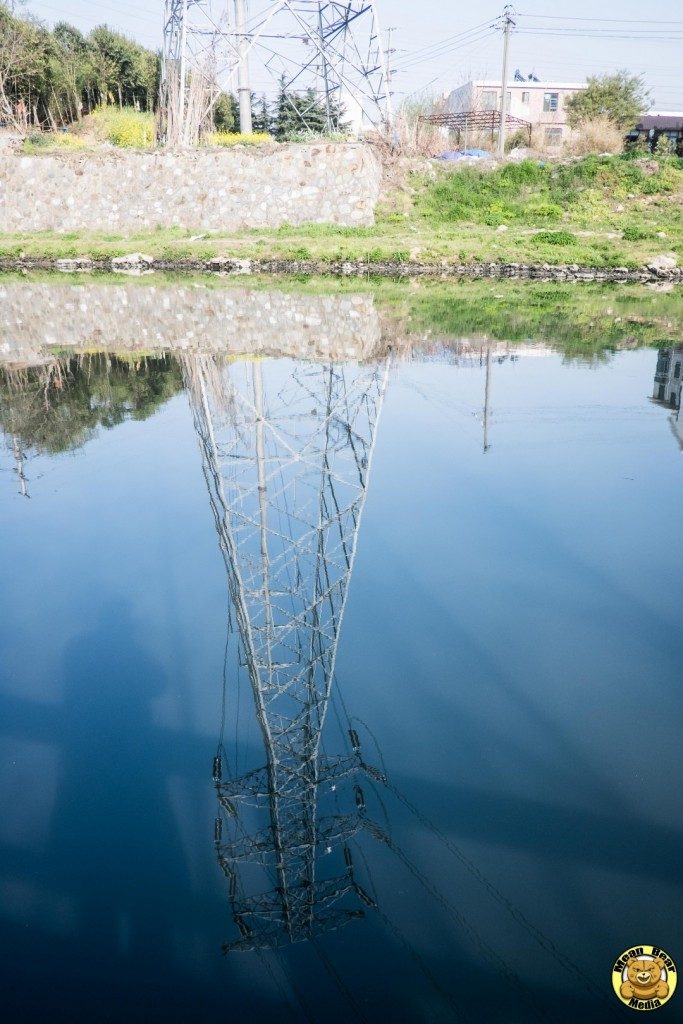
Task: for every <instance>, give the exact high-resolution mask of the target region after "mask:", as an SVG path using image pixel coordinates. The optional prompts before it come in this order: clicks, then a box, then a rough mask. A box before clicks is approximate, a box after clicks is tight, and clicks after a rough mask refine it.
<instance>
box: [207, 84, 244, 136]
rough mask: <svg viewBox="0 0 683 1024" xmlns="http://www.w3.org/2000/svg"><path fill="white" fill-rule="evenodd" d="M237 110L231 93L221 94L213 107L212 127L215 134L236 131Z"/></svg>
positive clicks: (235, 101)
mask: <svg viewBox="0 0 683 1024" xmlns="http://www.w3.org/2000/svg"><path fill="white" fill-rule="evenodd" d="M238 121H239V109H238V106H237V100H236V99H235V97H234V96H233V94H232V93H227V92H222V93H221V94H220V96H219V97H218V99H217V100H216V102H215V103H214V107H213V126H214V128H215V129H216V131H217V132H234V131H237V127H236V126H237V123H238Z"/></svg>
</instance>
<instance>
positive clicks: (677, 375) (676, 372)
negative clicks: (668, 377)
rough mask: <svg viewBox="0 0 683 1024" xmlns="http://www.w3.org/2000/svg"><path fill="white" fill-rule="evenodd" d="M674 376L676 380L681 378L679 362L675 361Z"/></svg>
mask: <svg viewBox="0 0 683 1024" xmlns="http://www.w3.org/2000/svg"><path fill="white" fill-rule="evenodd" d="M674 377H675V378H676V380H680V379H681V364H680V363H676V365H675V366H674Z"/></svg>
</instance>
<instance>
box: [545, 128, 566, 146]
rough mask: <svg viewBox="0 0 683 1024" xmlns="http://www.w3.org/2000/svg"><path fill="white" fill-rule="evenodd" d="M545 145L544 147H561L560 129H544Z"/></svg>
mask: <svg viewBox="0 0 683 1024" xmlns="http://www.w3.org/2000/svg"><path fill="white" fill-rule="evenodd" d="M545 144H546V146H561V145H562V129H561V128H546V130H545Z"/></svg>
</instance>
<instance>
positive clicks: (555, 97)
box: [543, 92, 560, 113]
mask: <svg viewBox="0 0 683 1024" xmlns="http://www.w3.org/2000/svg"><path fill="white" fill-rule="evenodd" d="M559 107H560V94H559V92H546V93H544V94H543V109H544V110H545V111H546V113H547V112H548V111H555V110H559Z"/></svg>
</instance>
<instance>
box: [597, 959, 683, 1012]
mask: <svg viewBox="0 0 683 1024" xmlns="http://www.w3.org/2000/svg"><path fill="white" fill-rule="evenodd" d="M677 980H678V974H677V971H676V964H675V963H674V961H673V958H672V957H671V956H669V954H668V953H667V952H666V950H664V949H662V948H661V946H632V947H631V949H627V950H626V951H625V952H624V953H622V954H621V956H620V957H618V958H617V960H616V961H615V963H614V968H613V970H612V985H613V987H614V991H615V993H616V995H617V997H618V999H619V1000H620V1001H621V1002H622V1003H623V1004H624V1005H625V1006H628V1007H630V1009H632V1010H640V1011H642V1010H646V1011H647V1010H658V1009H659V1008H660V1007H662V1006H664V1005H665V1003H668V1002H669V1000H670V999H671V997H672V996H673V994H674V992H675V991H676V982H677Z"/></svg>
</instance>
